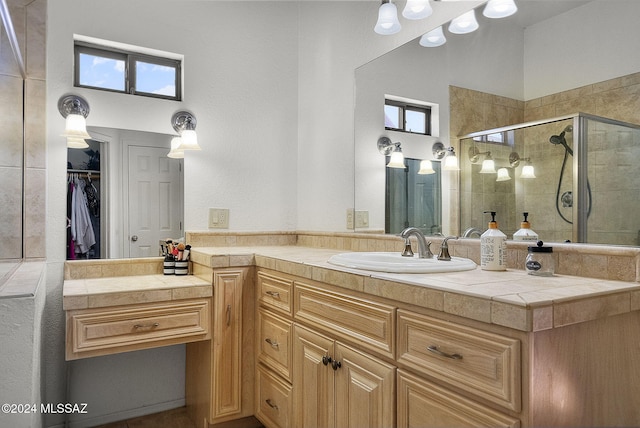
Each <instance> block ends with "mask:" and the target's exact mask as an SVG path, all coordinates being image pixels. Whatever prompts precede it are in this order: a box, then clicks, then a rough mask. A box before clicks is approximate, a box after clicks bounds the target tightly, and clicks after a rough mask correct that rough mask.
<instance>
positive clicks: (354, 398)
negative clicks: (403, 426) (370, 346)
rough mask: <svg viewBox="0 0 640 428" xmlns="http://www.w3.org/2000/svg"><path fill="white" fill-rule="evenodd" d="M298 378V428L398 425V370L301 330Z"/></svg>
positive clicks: (296, 351) (296, 350)
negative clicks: (396, 396)
mask: <svg viewBox="0 0 640 428" xmlns="http://www.w3.org/2000/svg"><path fill="white" fill-rule="evenodd" d="M293 379H294V381H293V390H294V391H295V392H296V393H295V395H294V397H295V398H294V410H295V416H294V426H295V427H305V428H308V427H388V426H394V425H395V367H394V366H392V365H391V364H388V363H385V362H383V361H379V360H378V359H377V358H375V357H373V356H370V355H367V354H365V353H363V352H360V351H358V350H356V349H353V348H351V347H350V346H348V345H345V344H343V343H341V342H339V341H336V340H334V339H332V338H330V337H328V336H325V335H323V334H320V333H317V332H315V331H313V330H310V329H307V328H305V327H302V326H300V325H295V327H294V372H293Z"/></svg>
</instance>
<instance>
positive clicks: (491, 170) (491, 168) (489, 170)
mask: <svg viewBox="0 0 640 428" xmlns="http://www.w3.org/2000/svg"><path fill="white" fill-rule="evenodd" d="M495 173H496V164H495V163H494V162H493V159H485V160H483V161H482V168H481V169H480V174H495Z"/></svg>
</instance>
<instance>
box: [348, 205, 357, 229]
mask: <svg viewBox="0 0 640 428" xmlns="http://www.w3.org/2000/svg"><path fill="white" fill-rule="evenodd" d="M354 216H355V214H354V210H353V208H348V209H347V229H354V228H355V220H354Z"/></svg>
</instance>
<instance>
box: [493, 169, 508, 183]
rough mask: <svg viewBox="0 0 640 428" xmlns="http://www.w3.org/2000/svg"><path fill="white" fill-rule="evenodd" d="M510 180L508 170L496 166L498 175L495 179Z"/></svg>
mask: <svg viewBox="0 0 640 428" xmlns="http://www.w3.org/2000/svg"><path fill="white" fill-rule="evenodd" d="M508 180H511V176H510V175H509V170H508V169H507V168H498V177H497V178H496V181H508Z"/></svg>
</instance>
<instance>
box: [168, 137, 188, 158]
mask: <svg viewBox="0 0 640 428" xmlns="http://www.w3.org/2000/svg"><path fill="white" fill-rule="evenodd" d="M181 145H182V138H181V137H173V138H172V139H171V151H170V152H169V153H168V154H167V157H169V158H172V159H183V158H184V149H181V148H180V146H181Z"/></svg>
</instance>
